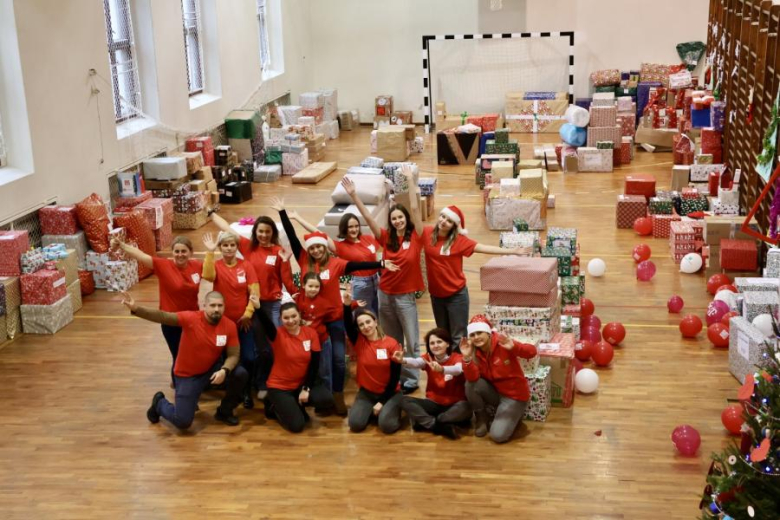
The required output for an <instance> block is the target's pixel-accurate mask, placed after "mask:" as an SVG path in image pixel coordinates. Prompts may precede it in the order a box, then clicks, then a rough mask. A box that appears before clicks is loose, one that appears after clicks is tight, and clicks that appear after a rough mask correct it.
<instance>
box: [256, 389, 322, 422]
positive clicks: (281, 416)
mask: <svg viewBox="0 0 780 520" xmlns="http://www.w3.org/2000/svg"><path fill="white" fill-rule="evenodd" d="M300 393H301V387H298V388H296V389H295V390H279V389H277V388H269V389H268V395H267V397H266V402H265V405H266V409H272V412H273V415H275V416H276V420H278V421H279V424H281V425H282V427H283V428H284V429H285V430H287V431H290V432H292V433H301V432H302V431H303V427H304V426H305V425H306V411H305V410H304V409H303V408H304V407H303V406H301V404H300V403H299V402H298V394H300ZM305 406H314V407H315V408H333V394H332V393H330V391H329V390H328V389H327V388H325V386H324V385H322V384H321V383H317V384H315V385H314V386H313V387H312V388H311V391H310V392H309V401H308V402H307V403H306V405H305Z"/></svg>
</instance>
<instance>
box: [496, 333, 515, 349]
mask: <svg viewBox="0 0 780 520" xmlns="http://www.w3.org/2000/svg"><path fill="white" fill-rule="evenodd" d="M498 344H499V345H501V346H502V347H504V348H505V349H507V350H512V347H514V346H515V344H514V342H513V341H512V339H511V338H508V337H507V336H505V335H504V334H499V335H498Z"/></svg>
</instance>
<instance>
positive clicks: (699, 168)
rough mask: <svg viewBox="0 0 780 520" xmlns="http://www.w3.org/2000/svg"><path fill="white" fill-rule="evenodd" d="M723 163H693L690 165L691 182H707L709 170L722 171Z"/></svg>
mask: <svg viewBox="0 0 780 520" xmlns="http://www.w3.org/2000/svg"><path fill="white" fill-rule="evenodd" d="M724 168H725V165H723V164H693V165H691V176H690V180H691V182H708V181H709V178H710V173H711V172H716V173H718V174H720V173H722V172H723V169H724Z"/></svg>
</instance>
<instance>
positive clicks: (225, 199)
mask: <svg viewBox="0 0 780 520" xmlns="http://www.w3.org/2000/svg"><path fill="white" fill-rule="evenodd" d="M248 200H252V183H250V182H246V181H244V182H228V183H225V184H223V185H221V186H220V187H219V202H220V203H221V204H241V203H242V202H246V201H248Z"/></svg>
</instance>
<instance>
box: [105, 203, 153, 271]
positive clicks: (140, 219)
mask: <svg viewBox="0 0 780 520" xmlns="http://www.w3.org/2000/svg"><path fill="white" fill-rule="evenodd" d="M114 226H117V227H123V228H125V231H126V232H127V240H128V242H130V241H133V242H136V243H137V244H138V249H140V250H141V251H143V252H144V253H146V254H147V255H150V256H154V255H155V253H156V252H157V250H156V247H157V246H156V244H155V239H154V232H153V231H152V228H151V227H149V223H148V222H147V221H146V217H145V216H144V214H143V212H142V211H139V210H134V211H131V212H129V213H123V214H121V215H117V216H116V217H114ZM150 274H152V270H151V269H149V268H148V267H146V266H145V265H143V263H141V262H138V279H139V280H142V279H144V278H146V277H147V276H149V275H150Z"/></svg>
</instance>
